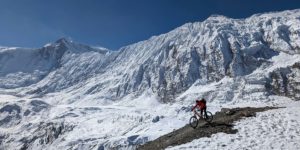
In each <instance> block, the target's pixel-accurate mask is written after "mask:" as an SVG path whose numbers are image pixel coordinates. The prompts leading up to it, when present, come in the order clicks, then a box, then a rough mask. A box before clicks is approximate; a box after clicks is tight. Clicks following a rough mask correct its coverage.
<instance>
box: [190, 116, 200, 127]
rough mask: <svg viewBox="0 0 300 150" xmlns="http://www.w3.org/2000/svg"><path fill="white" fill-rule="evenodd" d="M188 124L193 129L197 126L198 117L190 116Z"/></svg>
mask: <svg viewBox="0 0 300 150" xmlns="http://www.w3.org/2000/svg"><path fill="white" fill-rule="evenodd" d="M190 126H191V127H192V128H194V129H195V128H196V127H197V126H198V119H197V117H196V116H192V117H191V118H190Z"/></svg>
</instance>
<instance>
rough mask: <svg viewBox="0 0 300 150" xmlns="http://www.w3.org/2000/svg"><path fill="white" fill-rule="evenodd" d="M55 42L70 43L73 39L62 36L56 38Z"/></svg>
mask: <svg viewBox="0 0 300 150" xmlns="http://www.w3.org/2000/svg"><path fill="white" fill-rule="evenodd" d="M55 43H56V44H70V43H73V41H72V39H70V38H66V37H62V38H60V39H58V40H57V41H55Z"/></svg>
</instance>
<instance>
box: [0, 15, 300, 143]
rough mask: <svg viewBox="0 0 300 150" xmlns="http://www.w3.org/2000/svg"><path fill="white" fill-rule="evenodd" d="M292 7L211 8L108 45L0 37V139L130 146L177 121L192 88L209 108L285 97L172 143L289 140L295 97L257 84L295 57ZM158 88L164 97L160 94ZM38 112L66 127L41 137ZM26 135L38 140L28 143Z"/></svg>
mask: <svg viewBox="0 0 300 150" xmlns="http://www.w3.org/2000/svg"><path fill="white" fill-rule="evenodd" d="M299 17H300V11H299V10H293V11H285V12H279V13H268V14H260V15H254V16H252V17H250V18H247V19H230V18H227V17H224V16H212V17H210V18H208V19H207V20H206V21H204V22H196V23H187V24H185V25H183V26H181V27H178V28H176V29H175V30H173V31H171V32H169V33H166V34H162V35H159V36H154V37H151V38H150V39H149V40H145V41H141V42H138V43H136V44H132V45H129V46H126V47H123V48H121V49H120V50H119V51H116V52H112V51H109V50H107V49H105V48H101V47H100V48H93V47H90V46H86V45H82V44H77V43H74V42H72V41H68V40H66V39H60V40H58V41H57V42H55V43H51V44H47V45H45V46H44V47H43V48H41V49H23V48H8V47H5V48H2V47H1V48H0V106H1V107H0V109H1V108H3V107H5V106H7V105H9V106H14V107H12V108H14V111H12V112H9V111H8V110H3V113H1V114H0V115H1V116H0V141H1V142H0V149H14V148H15V149H20V148H21V147H22V146H23V145H24V143H26V144H28V143H29V144H30V145H28V146H29V148H28V149H98V148H99V149H100V148H101V147H103V148H116V149H117V148H125V149H126V148H127V149H131V148H132V147H130V146H132V145H136V144H141V143H143V142H145V141H148V140H154V139H156V138H158V137H159V136H161V135H164V134H166V133H169V132H171V131H173V130H175V129H178V128H180V127H182V126H184V125H185V124H187V123H188V119H189V117H190V116H191V115H192V112H190V107H191V106H192V105H193V104H194V103H195V99H199V98H202V97H204V98H206V99H207V100H208V110H209V111H211V112H216V111H218V110H220V109H221V108H223V107H242V106H243V107H244V106H245V107H246V106H247V107H248V106H254V107H257V106H287V105H288V107H287V108H280V109H277V110H271V111H268V112H263V113H258V116H257V118H250V119H249V118H248V119H244V120H243V121H241V122H236V127H235V128H237V129H238V130H239V132H238V133H237V134H235V135H226V134H222V133H219V134H216V135H213V136H212V137H211V138H201V139H198V140H195V141H193V142H191V143H187V144H184V145H180V146H178V147H173V149H180V148H183V149H185V148H195V149H199V148H202V146H203V145H204V146H205V147H204V149H223V148H224V149H226V148H229V147H233V149H239V146H240V149H241V146H245V147H244V148H245V149H246V147H249V149H272V146H273V147H274V149H276V148H278V149H294V148H295V149H299V145H298V143H300V141H299V129H298V128H297V126H298V125H299V116H298V114H299V110H300V109H299V107H300V106H299V102H294V101H291V100H290V99H289V98H287V97H275V96H269V95H268V93H267V91H266V89H265V83H266V80H267V79H266V78H267V77H268V74H269V73H270V72H272V71H274V70H276V69H278V68H280V67H289V66H291V65H294V64H295V63H296V62H299V61H300V55H299V53H300V52H299V49H297V47H300V45H299V43H300V42H299V41H300V38H299V35H300V34H299V29H300V25H299V24H300V22H299ZM287 26H288V28H287ZM286 34H288V35H286ZM287 37H289V40H286V38H287ZM268 44H270V45H268ZM276 52H277V53H276ZM257 53H258V54H257ZM260 53H263V54H260ZM264 53H272V54H266V55H268V56H267V57H266V58H264ZM273 53H274V54H273ZM255 54H257V55H255ZM245 57H246V58H247V59H244V58H245ZM269 57H270V58H269ZM260 62H262V64H261V65H260ZM225 70H227V72H226V71H225ZM227 74H229V75H227ZM295 80H299V79H295ZM168 92H169V93H168ZM172 92H174V93H173V95H172ZM163 94H166V95H168V96H174V97H171V98H170V97H168V99H167V102H168V103H166V104H163V103H161V99H162V95H163ZM33 101H34V102H36V103H33V104H32V102H33ZM15 105H17V106H19V107H20V112H18V107H17V106H15ZM28 111H30V113H29V114H27V113H28ZM6 117H8V119H6V120H5V118H6ZM10 117H13V120H9V118H10ZM157 118H159V120H157ZM2 120H4V121H3V122H4V123H6V124H8V125H10V126H7V125H6V126H5V125H4V127H3V126H1V121H2ZM5 121H6V122H5ZM18 122H20V123H18ZM43 122H44V123H46V124H47V123H57V124H58V125H59V124H60V123H63V124H64V125H65V127H66V128H68V127H70V128H71V127H72V130H70V131H66V132H63V133H61V134H60V135H59V136H58V137H57V138H56V139H53V141H51V142H50V143H47V144H45V142H46V141H47V138H48V137H49V136H50V135H51V134H53V133H52V132H51V131H49V130H47V129H48V128H46V127H44V128H42V129H40V128H39V127H40V126H41V124H43ZM49 128H51V127H49ZM289 130H291V132H290V131H289ZM43 131H45V133H44V132H43ZM53 132H54V131H53ZM47 136H48V137H47ZM33 137H37V138H38V140H35V141H34V142H32V143H30V140H31V139H32V138H33ZM50 137H51V136H50ZM26 140H27V141H26ZM253 140H254V142H252V141H253ZM2 141H3V142H2ZM298 141H299V142H298ZM43 142H44V143H43ZM199 143H200V144H199ZM205 143H209V144H205ZM284 143H290V144H285V145H283V144H284ZM223 144H224V145H226V146H224V147H222V145H223ZM230 144H231V145H230ZM118 146H119V147H118ZM120 146H121V147H120ZM264 146H265V147H264ZM281 146H283V147H281ZM242 148H243V147H242Z"/></svg>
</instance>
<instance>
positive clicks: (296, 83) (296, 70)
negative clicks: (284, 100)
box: [266, 62, 300, 100]
mask: <svg viewBox="0 0 300 150" xmlns="http://www.w3.org/2000/svg"><path fill="white" fill-rule="evenodd" d="M266 89H267V90H268V92H269V93H270V94H275V95H281V96H287V97H290V98H292V99H294V100H300V62H298V63H295V64H294V65H293V66H290V67H286V68H279V69H276V70H275V71H273V72H271V73H270V75H269V80H268V82H267V83H266Z"/></svg>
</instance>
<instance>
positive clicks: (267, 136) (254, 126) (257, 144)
mask: <svg viewBox="0 0 300 150" xmlns="http://www.w3.org/2000/svg"><path fill="white" fill-rule="evenodd" d="M283 106H285V108H278V109H273V110H268V111H266V112H260V113H257V115H256V117H251V118H245V119H242V120H240V121H237V122H235V123H234V125H235V126H234V129H237V130H238V132H237V133H236V134H225V133H217V134H214V135H212V136H211V137H204V138H200V139H196V140H193V141H192V142H189V143H186V144H182V145H178V146H174V147H169V148H168V149H169V150H184V149H203V150H217V149H223V150H240V149H253V150H260V149H278V150H279V149H281V150H285V149H288V150H298V149H300V128H299V126H300V102H299V101H296V102H294V101H290V102H289V103H286V104H285V105H283Z"/></svg>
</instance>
